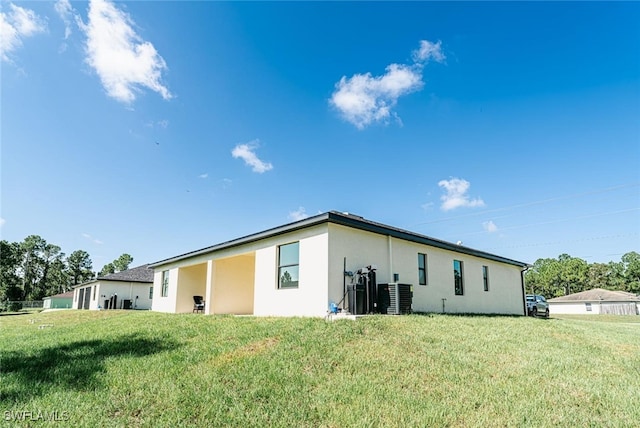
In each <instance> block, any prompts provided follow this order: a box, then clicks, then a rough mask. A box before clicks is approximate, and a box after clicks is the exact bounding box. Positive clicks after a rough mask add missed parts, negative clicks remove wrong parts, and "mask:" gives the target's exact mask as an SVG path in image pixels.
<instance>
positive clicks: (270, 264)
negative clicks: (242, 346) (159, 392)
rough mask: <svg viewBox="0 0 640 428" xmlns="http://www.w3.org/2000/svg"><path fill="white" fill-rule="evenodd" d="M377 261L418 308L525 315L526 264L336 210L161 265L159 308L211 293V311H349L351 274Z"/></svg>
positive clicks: (188, 303)
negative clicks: (407, 289)
mask: <svg viewBox="0 0 640 428" xmlns="http://www.w3.org/2000/svg"><path fill="white" fill-rule="evenodd" d="M370 265H373V266H375V267H376V280H377V283H379V284H382V283H394V282H400V283H406V284H411V285H412V286H413V300H412V309H413V311H417V312H443V311H444V312H448V313H495V314H517V315H524V314H525V305H524V283H523V270H524V268H526V267H527V264H526V263H523V262H519V261H515V260H511V259H508V258H505V257H500V256H497V255H494V254H489V253H486V252H483V251H478V250H474V249H471V248H467V247H464V246H460V245H456V244H452V243H449V242H445V241H441V240H437V239H434V238H430V237H427V236H424V235H420V234H417V233H413V232H409V231H406V230H402V229H398V228H395V227H391V226H386V225H384V224H380V223H376V222H373V221H369V220H365V219H364V218H362V217H359V216H355V215H351V214H348V213H340V212H336V211H331V212H328V213H324V214H319V215H316V216H313V217H309V218H307V219H304V220H301V221H297V222H295V223H290V224H287V225H284V226H280V227H276V228H273V229H269V230H265V231H263V232H259V233H256V234H253V235H249V236H245V237H242V238H238V239H235V240H232V241H228V242H224V243H221V244H218V245H214V246H212V247H208V248H203V249H201V250H197V251H193V252H190V253H187V254H183V255H179V256H176V257H172V258H169V259H166V260H162V261H159V262H156V263H152V264H151V265H149V266H150V267H151V268H153V269H154V270H155V276H154V288H155V290H156V291H155V292H154V295H153V306H152V309H153V310H154V311H161V312H170V313H184V312H192V311H193V309H194V305H193V303H194V301H193V296H203V297H204V300H205V307H204V313H205V314H252V315H259V316H271V315H273V316H324V315H326V313H327V309H328V307H329V305H330V304H331V303H334V304H336V305H337V306H339V307H340V308H341V309H343V310H345V311H346V310H349V308H348V306H349V299H348V298H345V291H346V290H348V289H349V288H350V286H349V284H351V282H352V281H353V280H354V279H355V278H357V277H358V275H356V274H354V275H349V274H350V273H351V272H354V273H355V272H357V271H358V270H359V269H360V268H363V267H366V266H370ZM354 300H355V299H354ZM352 306H355V305H353V304H352ZM351 309H352V310H351V311H352V312H354V310H353V309H354V308H351Z"/></svg>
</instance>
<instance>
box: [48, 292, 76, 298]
mask: <svg viewBox="0 0 640 428" xmlns="http://www.w3.org/2000/svg"><path fill="white" fill-rule="evenodd" d="M54 297H56V298H60V299H73V291H67V292H66V293H60V294H56V295H53V296H47V297H45V299H52V298H54Z"/></svg>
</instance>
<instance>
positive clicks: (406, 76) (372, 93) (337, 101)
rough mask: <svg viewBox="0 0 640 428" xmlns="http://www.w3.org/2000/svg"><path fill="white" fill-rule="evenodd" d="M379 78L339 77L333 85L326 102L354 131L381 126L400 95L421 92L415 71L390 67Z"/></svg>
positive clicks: (393, 65) (362, 76)
mask: <svg viewBox="0 0 640 428" xmlns="http://www.w3.org/2000/svg"><path fill="white" fill-rule="evenodd" d="M386 71H387V72H386V73H385V74H384V75H382V76H376V77H373V76H371V73H366V74H355V75H353V76H352V77H351V78H347V77H346V76H343V77H342V79H340V81H339V82H338V83H336V91H335V92H334V93H333V95H332V96H331V99H330V103H331V104H332V105H333V106H335V107H336V108H337V109H338V110H339V111H340V113H341V114H342V117H343V118H344V119H345V120H346V121H347V122H350V123H351V124H353V125H355V127H356V128H358V129H364V128H365V127H366V126H368V125H370V124H371V123H373V122H385V121H387V120H388V119H389V117H390V116H391V109H392V108H393V107H394V106H395V105H396V104H397V102H398V98H399V97H400V96H402V95H406V94H408V93H411V92H414V91H417V90H418V89H420V88H422V85H423V83H422V73H421V72H420V69H419V68H416V67H412V66H407V65H402V64H391V65H389V66H387V68H386Z"/></svg>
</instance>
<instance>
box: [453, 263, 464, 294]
mask: <svg viewBox="0 0 640 428" xmlns="http://www.w3.org/2000/svg"><path fill="white" fill-rule="evenodd" d="M456 262H457V263H459V266H460V275H459V276H460V288H459V289H458V283H457V278H456V273H457V271H458V270H457V269H456ZM453 292H454V293H455V295H456V296H464V263H463V262H462V260H456V259H454V260H453Z"/></svg>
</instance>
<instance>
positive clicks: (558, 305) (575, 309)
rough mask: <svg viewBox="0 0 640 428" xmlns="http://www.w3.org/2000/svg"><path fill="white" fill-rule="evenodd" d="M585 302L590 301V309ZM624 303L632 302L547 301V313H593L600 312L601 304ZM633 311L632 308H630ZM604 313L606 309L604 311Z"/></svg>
mask: <svg viewBox="0 0 640 428" xmlns="http://www.w3.org/2000/svg"><path fill="white" fill-rule="evenodd" d="M587 303H591V311H587V305H586V304H587ZM611 304H613V305H616V304H618V305H624V306H631V305H632V304H633V303H632V302H608V301H602V302H586V301H576V302H549V314H550V315H553V314H567V315H593V314H600V313H601V308H602V305H611ZM635 305H636V311H635V312H636V314H638V313H640V303H635ZM631 311H633V309H632V310H631ZM604 312H605V313H606V309H605V311H604Z"/></svg>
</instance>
